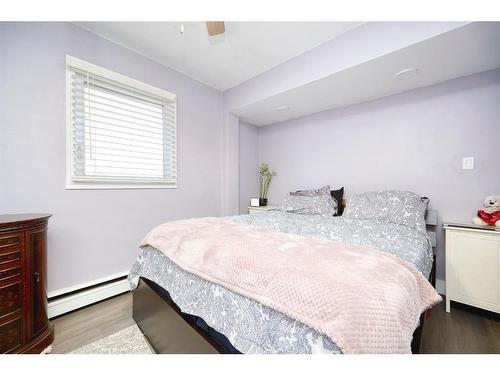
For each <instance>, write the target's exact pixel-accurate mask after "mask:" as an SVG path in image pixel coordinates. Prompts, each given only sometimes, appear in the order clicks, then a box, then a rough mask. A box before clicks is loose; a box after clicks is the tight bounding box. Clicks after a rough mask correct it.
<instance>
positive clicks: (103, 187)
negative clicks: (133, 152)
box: [66, 183, 177, 190]
mask: <svg viewBox="0 0 500 375" xmlns="http://www.w3.org/2000/svg"><path fill="white" fill-rule="evenodd" d="M123 189H177V184H154V183H151V184H147V183H144V184H141V183H137V184H122V183H116V184H113V183H107V184H103V183H96V184H92V183H72V184H68V185H66V190H123Z"/></svg>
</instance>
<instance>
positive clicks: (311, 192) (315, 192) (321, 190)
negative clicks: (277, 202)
mask: <svg viewBox="0 0 500 375" xmlns="http://www.w3.org/2000/svg"><path fill="white" fill-rule="evenodd" d="M325 194H330V186H328V185H325V186H323V187H322V188H319V189H315V190H297V191H291V192H290V195H301V196H308V197H312V196H315V195H325Z"/></svg>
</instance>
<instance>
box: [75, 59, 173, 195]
mask: <svg viewBox="0 0 500 375" xmlns="http://www.w3.org/2000/svg"><path fill="white" fill-rule="evenodd" d="M66 70H67V73H66V74H67V83H66V84H67V106H68V109H67V117H68V118H67V124H68V129H67V172H66V173H67V187H68V188H70V189H92V188H95V189H101V188H159V187H160V188H161V187H164V188H168V187H176V185H177V177H176V175H177V171H176V164H177V163H176V96H175V95H174V94H171V93H169V92H167V91H164V90H160V89H157V88H155V87H152V86H149V85H146V84H144V83H142V82H139V81H136V80H133V79H131V78H128V77H125V76H122V75H120V74H117V73H114V72H111V71H109V70H107V69H103V68H100V67H98V66H95V65H92V64H89V63H86V62H84V61H81V60H78V59H75V58H73V57H71V56H67V57H66Z"/></svg>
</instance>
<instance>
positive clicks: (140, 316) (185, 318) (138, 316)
mask: <svg viewBox="0 0 500 375" xmlns="http://www.w3.org/2000/svg"><path fill="white" fill-rule="evenodd" d="M435 266H436V260H435V257H434V262H433V266H432V271H431V274H430V277H429V281H430V282H431V284H432V285H433V286H434V285H435ZM132 311H133V312H132V315H133V318H134V320H135V322H136V323H137V325H138V326H139V328H140V329H141V331H142V332H143V333H144V336H146V338H147V339H148V341H149V343H150V345H151V346H152V348H153V349H154V350H155V352H156V353H171V354H215V353H222V354H235V353H239V352H238V351H237V350H236V349H235V348H234V347H233V346H232V345H231V343H230V342H229V340H228V339H227V338H226V337H225V336H224V335H222V334H221V333H219V332H217V331H215V330H214V329H213V328H211V327H210V326H208V325H207V324H206V323H205V322H204V321H203V319H201V318H199V317H197V316H193V315H189V314H185V313H183V312H181V310H180V309H179V307H178V306H177V305H176V304H175V303H174V302H173V301H172V299H171V298H170V295H169V293H168V292H167V291H166V290H165V289H163V288H162V287H160V286H159V285H157V284H156V283H154V282H153V281H151V280H148V279H145V278H142V277H141V278H140V279H139V285H138V287H137V288H136V289H135V290H134V292H133V309H132ZM426 313H427V312H424V313H423V314H422V315H421V316H420V325H419V327H418V328H417V329H416V330H415V332H414V333H413V341H412V343H411V350H412V353H414V354H417V353H419V352H420V343H421V340H422V330H423V327H424V323H425V315H426Z"/></svg>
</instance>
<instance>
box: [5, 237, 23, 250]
mask: <svg viewBox="0 0 500 375" xmlns="http://www.w3.org/2000/svg"><path fill="white" fill-rule="evenodd" d="M23 243H24V235H23V233H6V234H0V250H2V249H4V248H7V247H12V246H21V245H23Z"/></svg>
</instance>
